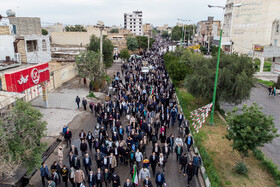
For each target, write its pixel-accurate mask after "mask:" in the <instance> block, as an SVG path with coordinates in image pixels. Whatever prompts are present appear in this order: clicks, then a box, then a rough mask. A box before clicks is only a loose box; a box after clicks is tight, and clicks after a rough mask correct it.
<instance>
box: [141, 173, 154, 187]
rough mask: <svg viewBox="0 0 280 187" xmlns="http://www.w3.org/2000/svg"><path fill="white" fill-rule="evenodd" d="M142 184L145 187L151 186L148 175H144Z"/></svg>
mask: <svg viewBox="0 0 280 187" xmlns="http://www.w3.org/2000/svg"><path fill="white" fill-rule="evenodd" d="M143 186H145V187H153V185H152V181H151V180H150V179H149V177H148V176H146V179H145V180H143Z"/></svg>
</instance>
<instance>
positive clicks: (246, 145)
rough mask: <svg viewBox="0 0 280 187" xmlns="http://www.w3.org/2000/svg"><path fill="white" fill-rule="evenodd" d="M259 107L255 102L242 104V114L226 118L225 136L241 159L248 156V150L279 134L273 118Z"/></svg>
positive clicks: (260, 145) (269, 140) (267, 141)
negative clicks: (226, 131)
mask: <svg viewBox="0 0 280 187" xmlns="http://www.w3.org/2000/svg"><path fill="white" fill-rule="evenodd" d="M260 109H261V108H260V107H259V106H258V105H257V104H256V103H253V104H252V105H251V106H249V107H248V106H247V105H244V106H243V108H242V114H238V115H234V116H230V117H229V118H228V120H227V121H228V125H229V130H228V134H227V135H226V138H227V139H228V140H230V141H231V140H232V144H231V146H232V147H233V149H235V150H237V151H238V152H239V153H240V155H241V157H242V160H243V159H244V157H248V156H249V150H255V149H256V148H257V147H262V146H263V145H264V144H265V143H269V142H271V141H272V140H273V139H274V138H275V137H278V136H279V135H278V134H277V128H275V124H274V123H273V118H272V117H271V116H266V115H265V114H264V113H263V112H261V111H260Z"/></svg>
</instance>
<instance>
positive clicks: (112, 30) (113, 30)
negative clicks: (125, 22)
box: [110, 28, 119, 33]
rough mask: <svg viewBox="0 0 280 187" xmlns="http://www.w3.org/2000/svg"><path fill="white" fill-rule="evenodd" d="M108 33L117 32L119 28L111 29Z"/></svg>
mask: <svg viewBox="0 0 280 187" xmlns="http://www.w3.org/2000/svg"><path fill="white" fill-rule="evenodd" d="M110 33H119V29H117V28H114V29H111V30H110Z"/></svg>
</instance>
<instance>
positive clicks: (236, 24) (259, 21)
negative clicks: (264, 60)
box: [224, 0, 280, 56]
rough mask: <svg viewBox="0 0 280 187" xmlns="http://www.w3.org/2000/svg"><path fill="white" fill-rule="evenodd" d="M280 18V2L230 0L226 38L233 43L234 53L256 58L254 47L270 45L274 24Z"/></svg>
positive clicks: (226, 18) (226, 20)
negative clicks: (238, 5) (237, 5)
mask: <svg viewBox="0 0 280 187" xmlns="http://www.w3.org/2000/svg"><path fill="white" fill-rule="evenodd" d="M234 4H235V5H236V4H241V6H240V7H234ZM279 16H280V1H279V0H250V1H248V0H228V1H227V3H226V10H225V24H224V36H226V37H227V36H228V37H229V39H228V41H227V42H232V51H233V52H237V53H243V54H248V55H250V56H254V52H255V47H254V46H257V48H259V46H267V45H270V44H271V33H272V23H273V21H274V20H275V19H277V18H279ZM273 42H274V41H273Z"/></svg>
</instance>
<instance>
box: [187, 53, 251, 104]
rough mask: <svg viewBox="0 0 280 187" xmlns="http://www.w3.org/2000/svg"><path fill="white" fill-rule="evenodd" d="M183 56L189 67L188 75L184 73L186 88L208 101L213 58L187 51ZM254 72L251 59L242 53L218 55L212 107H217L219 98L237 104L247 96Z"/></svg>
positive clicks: (212, 86)
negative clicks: (213, 105) (188, 53)
mask: <svg viewBox="0 0 280 187" xmlns="http://www.w3.org/2000/svg"><path fill="white" fill-rule="evenodd" d="M186 58H188V59H189V61H188V62H189V63H190V66H191V68H192V70H193V73H192V74H189V75H187V76H186V80H185V86H186V88H187V89H188V91H189V92H190V93H191V94H192V95H194V96H196V97H199V96H201V97H203V98H204V99H207V100H212V97H213V90H214V82H215V74H216V66H217V65H216V64H217V57H213V58H211V59H207V58H204V57H203V55H200V54H197V53H190V55H189V57H186ZM254 73H255V69H254V66H253V62H252V60H251V58H249V57H247V56H244V55H241V56H238V55H236V54H232V55H226V54H221V58H220V65H219V76H218V84H217V93H216V94H217V95H216V96H217V97H216V107H218V108H219V103H220V101H224V102H228V103H234V104H240V103H242V101H244V100H245V99H248V98H249V96H250V93H251V90H252V88H253V87H254V85H255V79H254V77H253V75H254Z"/></svg>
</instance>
